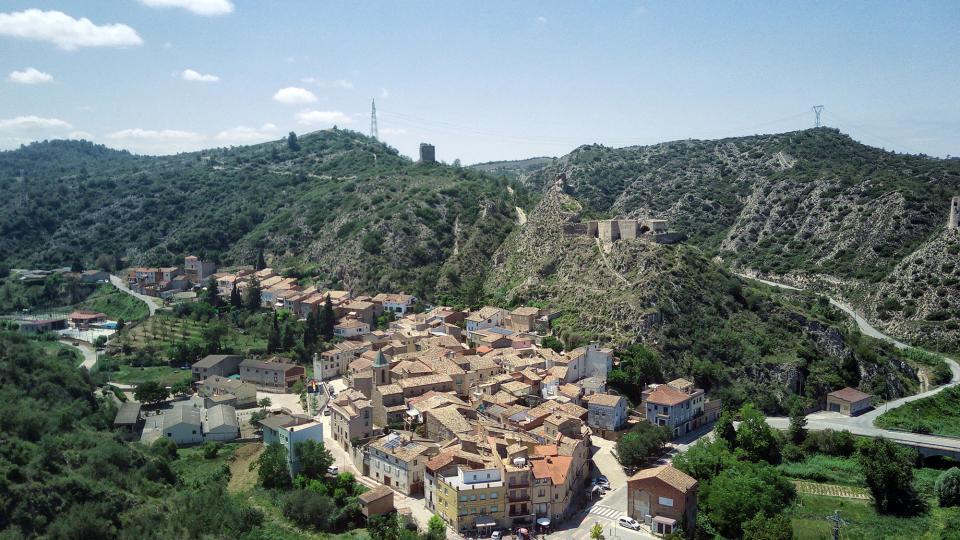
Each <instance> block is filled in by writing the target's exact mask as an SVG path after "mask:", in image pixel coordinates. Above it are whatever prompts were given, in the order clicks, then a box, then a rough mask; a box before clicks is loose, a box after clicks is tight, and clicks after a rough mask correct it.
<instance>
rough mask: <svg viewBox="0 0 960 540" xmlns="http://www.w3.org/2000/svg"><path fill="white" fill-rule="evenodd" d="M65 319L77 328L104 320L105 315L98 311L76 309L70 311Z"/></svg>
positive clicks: (105, 318)
mask: <svg viewBox="0 0 960 540" xmlns="http://www.w3.org/2000/svg"><path fill="white" fill-rule="evenodd" d="M67 319H68V320H69V321H70V324H72V325H73V326H75V327H77V328H86V327H88V326H90V325H93V324H99V323H102V322H106V320H107V316H106V315H104V314H103V313H100V312H98V311H85V310H77V311H74V312H73V313H71V314H70V315H69V316H68V317H67Z"/></svg>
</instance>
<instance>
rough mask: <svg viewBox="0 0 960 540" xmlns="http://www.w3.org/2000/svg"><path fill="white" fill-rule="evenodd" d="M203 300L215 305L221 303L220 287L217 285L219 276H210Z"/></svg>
mask: <svg viewBox="0 0 960 540" xmlns="http://www.w3.org/2000/svg"><path fill="white" fill-rule="evenodd" d="M203 301H204V302H206V303H208V304H210V305H211V306H213V307H217V306H219V305H220V289H219V285H217V278H215V277H213V276H210V279H208V280H207V290H206V291H204V293H203Z"/></svg>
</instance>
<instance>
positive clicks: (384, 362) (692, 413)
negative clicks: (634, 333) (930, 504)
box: [31, 257, 720, 538]
mask: <svg viewBox="0 0 960 540" xmlns="http://www.w3.org/2000/svg"><path fill="white" fill-rule="evenodd" d="M184 263H185V264H184V266H183V267H169V268H133V269H130V270H129V271H128V272H127V274H126V276H125V282H126V283H125V285H126V286H127V287H128V290H129V292H130V293H131V294H136V295H145V296H149V297H159V298H170V299H173V298H174V297H173V294H177V295H178V297H177V298H180V299H184V298H187V299H193V298H195V297H197V295H202V294H204V291H203V285H204V284H213V283H216V286H217V294H218V295H219V296H220V297H222V298H224V299H228V298H229V297H230V296H231V295H232V294H236V291H240V292H243V291H245V290H246V289H247V288H248V287H251V286H255V287H258V288H259V289H260V299H261V307H262V308H263V309H265V310H284V311H287V312H289V313H291V314H294V315H295V316H296V317H299V318H301V319H305V318H307V317H309V316H316V315H318V314H319V312H320V311H321V310H323V309H330V308H332V310H333V312H334V313H335V316H336V323H335V325H334V334H335V338H334V340H333V344H332V347H331V348H330V349H329V350H325V351H323V352H319V353H317V354H315V355H314V356H313V359H312V362H311V363H312V365H310V364H308V365H302V364H298V363H296V362H294V361H292V360H291V359H290V358H287V357H285V356H282V355H259V356H245V355H237V354H216V355H207V356H205V357H203V358H201V359H199V360H198V361H196V362H195V363H193V364H192V366H190V372H191V375H192V382H193V383H192V386H191V388H190V390H189V391H188V392H186V393H183V394H182V395H179V396H178V397H175V398H171V399H169V400H165V401H162V402H159V403H139V402H136V401H132V400H128V401H126V402H124V403H121V404H120V405H119V411H118V413H117V416H116V419H115V421H114V427H115V429H116V430H118V432H120V433H122V434H123V435H124V437H125V438H127V439H128V440H131V441H134V440H139V441H141V442H143V443H146V444H150V443H152V442H153V441H155V440H156V439H158V438H162V437H165V438H168V439H170V440H172V441H173V442H174V443H176V444H177V445H178V446H181V447H189V446H193V445H200V444H202V443H205V442H209V441H217V442H229V441H234V442H241V443H249V444H253V445H259V444H263V445H269V444H271V443H279V444H281V445H282V446H283V447H284V448H285V454H286V456H287V464H288V472H289V474H290V475H291V476H296V475H297V473H298V472H299V469H300V463H299V460H298V458H297V453H296V451H295V448H296V445H297V444H299V443H301V442H304V441H308V440H312V441H316V442H322V443H324V444H325V446H326V448H327V449H328V450H330V451H331V453H332V455H333V456H334V458H335V465H333V466H331V467H330V470H329V473H330V474H332V475H335V474H337V473H338V472H345V471H349V472H353V473H354V474H355V475H356V477H357V479H358V480H359V481H360V482H361V483H362V484H364V485H365V486H366V487H367V488H368V491H367V492H366V493H364V494H362V495H361V496H360V497H359V500H360V502H361V505H362V508H363V513H364V515H366V516H368V517H371V516H376V515H381V514H385V513H390V512H395V511H396V512H399V513H400V515H401V516H403V517H404V518H405V519H406V520H407V521H408V522H410V523H416V524H419V525H421V526H425V525H426V522H427V521H428V520H429V519H430V517H431V516H433V515H437V516H439V517H440V518H441V519H443V521H444V522H445V523H446V524H447V525H448V527H449V530H450V534H453V533H456V534H459V535H461V536H462V537H464V538H508V537H511V536H512V537H515V538H531V537H543V536H544V535H545V536H546V537H550V538H552V537H553V536H551V535H556V536H557V537H558V538H561V537H562V538H580V537H582V538H587V537H588V536H589V530H590V528H591V527H593V526H595V525H596V524H597V523H602V524H604V526H606V527H608V528H613V529H617V530H619V531H620V533H622V534H623V535H626V536H624V537H627V536H629V535H631V534H632V535H634V536H635V537H637V538H647V537H651V535H656V536H663V535H666V534H670V533H671V532H673V531H674V529H676V530H678V531H679V530H692V528H693V524H694V522H695V516H696V486H697V483H696V481H695V480H694V479H693V478H690V477H689V476H687V475H685V474H684V473H682V472H680V471H679V470H677V469H674V468H673V467H672V466H671V465H670V464H669V457H670V453H669V452H668V453H667V454H666V455H665V456H663V457H662V458H661V459H659V460H656V459H654V460H652V461H651V463H650V465H651V466H650V467H647V468H643V469H641V470H639V471H636V470H633V469H627V468H625V467H623V466H622V465H620V463H619V462H618V461H617V459H616V457H615V454H614V453H613V449H614V447H615V443H616V440H617V439H618V437H620V436H621V435H622V434H624V433H627V432H629V431H630V430H631V429H633V428H635V427H636V426H637V425H638V424H639V423H642V422H649V423H651V424H653V425H657V426H668V427H669V429H670V430H672V433H673V436H674V438H676V439H677V440H687V441H691V440H693V439H694V438H696V437H697V436H700V435H702V434H703V433H705V432H706V431H708V430H709V429H710V425H711V424H712V423H713V422H714V421H715V420H716V419H717V417H718V416H719V414H720V402H719V401H718V400H710V399H709V398H708V397H707V396H706V394H705V392H704V391H703V390H702V389H699V388H697V387H696V385H695V384H694V383H693V382H691V381H688V380H684V379H677V380H675V381H671V382H669V383H667V384H660V385H656V384H652V385H650V387H649V388H647V389H646V390H645V391H644V393H643V396H644V400H643V403H642V405H640V406H638V407H636V408H633V407H631V405H630V402H629V401H628V399H627V398H626V397H624V396H622V395H619V394H618V393H617V392H616V391H614V390H612V389H610V388H608V387H607V375H608V373H609V372H610V370H611V369H613V368H614V365H615V363H616V362H617V359H616V358H615V357H614V352H613V350H611V349H609V348H605V347H602V346H601V345H600V344H596V343H593V344H588V345H586V346H583V347H579V348H576V349H574V350H571V351H563V352H557V351H556V350H554V348H551V347H548V346H545V345H544V341H545V339H548V338H549V336H550V335H551V321H552V320H553V319H554V318H555V317H557V316H558V315H559V313H557V312H555V311H552V310H551V309H548V308H539V307H530V306H519V307H515V308H513V309H503V308H499V307H493V306H486V307H483V308H481V309H478V310H475V311H465V310H457V309H453V308H449V307H443V306H426V305H424V304H423V303H422V302H421V301H420V300H419V299H418V298H416V297H415V296H412V295H409V294H403V293H380V294H376V295H373V296H364V295H353V294H352V293H351V291H346V290H326V289H321V288H318V287H315V286H309V287H301V286H300V285H299V284H298V280H297V279H294V278H288V277H283V276H281V275H278V274H277V273H276V272H274V271H273V270H272V269H270V268H263V269H261V270H255V269H253V268H245V269H239V270H236V271H232V272H217V271H216V266H215V265H214V264H212V263H207V262H204V261H201V260H200V259H198V258H197V257H187V258H186V259H185V261H184ZM208 286H209V285H208ZM328 306H329V307H328ZM378 321H379V322H380V326H381V328H377V326H378ZM383 321H389V322H388V323H387V324H386V327H385V328H384V327H383ZM31 324H37V323H35V322H34V323H31ZM71 325H72V323H71ZM548 341H549V340H548ZM126 390H127V391H129V390H131V389H130V388H126ZM298 391H301V392H302V393H300V394H298V393H297V392H298ZM674 451H676V450H675V449H672V448H671V449H670V452H674ZM628 494H629V501H628V497H627V495H628ZM628 502H629V504H628ZM620 533H618V534H620Z"/></svg>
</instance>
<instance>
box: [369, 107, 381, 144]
mask: <svg viewBox="0 0 960 540" xmlns="http://www.w3.org/2000/svg"><path fill="white" fill-rule="evenodd" d="M370 136H371V137H373V138H374V140H380V132H379V130H377V100H376V99H373V100H371V101H370Z"/></svg>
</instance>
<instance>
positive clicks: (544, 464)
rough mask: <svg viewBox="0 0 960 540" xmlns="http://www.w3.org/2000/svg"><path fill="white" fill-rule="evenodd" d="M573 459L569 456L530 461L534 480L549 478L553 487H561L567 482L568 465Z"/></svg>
mask: <svg viewBox="0 0 960 540" xmlns="http://www.w3.org/2000/svg"><path fill="white" fill-rule="evenodd" d="M572 461H573V458H572V457H570V456H550V457H544V458H542V459H534V460H531V462H530V464H531V466H532V467H531V468H532V469H533V477H534V478H549V479H550V481H551V482H552V483H553V485H555V486H562V485H563V484H564V483H565V482H566V480H567V472H568V471H569V470H570V463H571V462H572Z"/></svg>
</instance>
